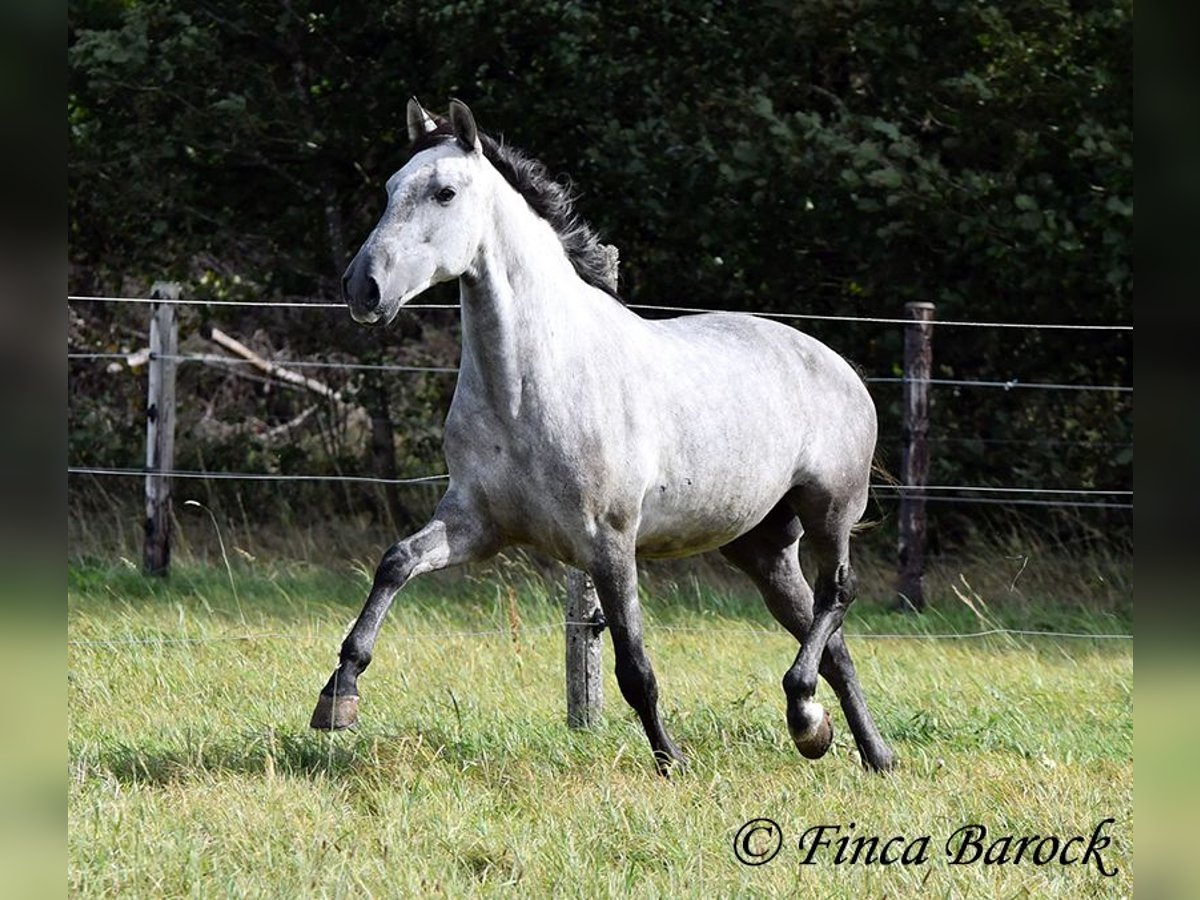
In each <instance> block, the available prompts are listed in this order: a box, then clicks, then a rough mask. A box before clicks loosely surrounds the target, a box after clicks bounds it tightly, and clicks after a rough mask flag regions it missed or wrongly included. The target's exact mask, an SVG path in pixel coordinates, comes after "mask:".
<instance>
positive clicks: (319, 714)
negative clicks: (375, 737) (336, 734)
mask: <svg viewBox="0 0 1200 900" xmlns="http://www.w3.org/2000/svg"><path fill="white" fill-rule="evenodd" d="M357 722H358V698H357V697H327V696H326V695H325V694H322V695H321V696H320V697H318V698H317V708H316V709H314V710H313V714H312V721H311V722H309V723H308V725H309V727H310V728H315V729H317V730H318V731H340V730H341V729H343V728H349V727H350V726H351V725H354V724H356V723H357Z"/></svg>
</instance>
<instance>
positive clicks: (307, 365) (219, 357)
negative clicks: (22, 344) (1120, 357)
mask: <svg viewBox="0 0 1200 900" xmlns="http://www.w3.org/2000/svg"><path fill="white" fill-rule="evenodd" d="M67 359H69V360H110V361H111V360H121V361H123V362H126V363H127V364H129V365H130V366H131V367H132V366H138V365H145V363H146V362H149V361H150V360H152V359H165V360H171V361H172V362H198V363H205V364H208V365H227V366H253V365H255V364H256V363H255V361H254V360H250V359H242V358H240V357H237V356H225V355H223V354H219V353H150V354H139V353H137V352H133V353H111V352H110V353H98V352H97V353H92V352H86V351H69V352H68V353H67ZM269 362H270V363H271V365H273V366H279V367H281V368H285V369H342V370H345V371H374V372H433V373H439V374H447V375H453V374H456V373H457V372H458V367H457V366H408V365H396V364H391V363H352V362H334V361H328V360H307V359H271V360H269ZM863 381H865V382H867V383H868V384H905V383H906V382H915V381H918V379H913V378H905V377H902V376H871V377H866V378H863ZM919 381H920V382H921V383H923V384H928V385H940V386H943V387H971V388H999V389H1001V390H1005V391H1012V390H1042V391H1106V392H1115V393H1120V394H1132V393H1133V388H1132V387H1129V386H1126V385H1117V384H1055V383H1045V382H1025V381H1021V379H1020V378H1015V377H1014V378H1009V379H1006V380H1004V381H987V380H972V379H965V378H924V379H919Z"/></svg>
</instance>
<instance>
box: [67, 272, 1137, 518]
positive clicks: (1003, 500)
mask: <svg viewBox="0 0 1200 900" xmlns="http://www.w3.org/2000/svg"><path fill="white" fill-rule="evenodd" d="M67 300H68V301H76V302H95V303H125V304H154V303H157V304H169V305H174V306H206V307H236V308H259V309H337V310H344V309H345V305H344V304H342V303H329V302H299V301H249V300H220V299H210V300H196V299H189V300H183V299H178V300H176V299H166V300H159V299H153V298H145V297H110V296H92V295H68V296H67ZM459 308H460V306H459V304H457V303H454V304H412V305H409V306H406V307H405V309H407V310H414V311H421V310H457V309H459ZM630 308H632V309H643V310H653V311H663V312H674V313H707V312H724V313H729V314H739V315H756V316H762V317H764V318H775V319H783V320H820V321H833V322H851V323H868V324H883V325H911V324H912V322H911V320H909V319H901V318H890V317H878V316H832V315H818V314H808V313H773V312H755V313H748V312H744V311H736V310H707V309H700V308H693V307H667V306H655V305H647V304H630ZM932 324H934V325H937V326H952V327H973V328H1009V329H1035V330H1063V331H1101V332H1127V333H1132V331H1133V326H1132V325H1123V324H1111V325H1105V324H1075V323H1034V322H976V321H959V320H949V321H943V320H936V321H934V322H933V323H932ZM151 358H152V356H151V354H149V353H147V352H146V351H138V352H136V353H121V352H90V351H82V350H74V351H68V353H67V359H68V360H72V361H88V360H98V361H105V360H107V361H110V362H111V361H117V360H120V361H123V362H125V363H126V364H130V365H135V364H139V363H142V364H144V362H146V361H149V359H151ZM158 358H160V359H167V360H172V361H176V362H186V363H193V362H195V363H205V364H220V365H232V366H245V365H251V366H252V365H255V361H254V360H250V359H243V358H240V357H233V356H226V355H223V354H162V355H160V356H159V357H158ZM268 362H269V363H270V365H272V366H276V367H279V368H282V369H305V368H307V369H330V370H334V369H336V370H345V371H381V372H402V373H424V374H454V373H457V372H458V368H457V367H452V366H419V365H399V364H385V363H354V362H340V361H329V360H268ZM864 380H865V381H867V382H871V383H877V384H901V385H902V384H905V383H906V382H911V381H912V380H913V379H909V378H907V377H904V376H877V377H867V378H865V379H864ZM922 381H923V383H925V384H928V385H932V386H941V387H954V388H980V389H995V390H1003V391H1006V392H1007V391H1014V390H1042V391H1069V392H1104V393H1115V394H1127V395H1131V394H1132V392H1133V387H1132V386H1131V385H1101V384H1069V383H1045V382H1026V381H1022V380H1021V379H1020V378H1018V377H1011V378H1007V379H1003V380H995V379H990V380H988V379H978V380H973V379H949V378H928V379H923V380H922ZM931 440H934V441H937V440H943V441H963V442H967V441H979V442H980V443H983V444H985V445H987V444H997V445H998V444H1004V443H1015V444H1016V443H1027V444H1030V445H1037V444H1042V445H1045V446H1066V445H1070V446H1093V447H1098V446H1114V447H1132V444H1117V443H1115V442H1098V441H1097V442H1093V441H1070V442H1067V441H1053V440H1043V441H1027V442H1022V441H1005V440H996V439H988V438H941V439H939V438H932V439H931ZM67 474H68V475H91V476H101V477H145V476H147V475H154V474H159V475H168V476H170V477H172V478H180V479H201V480H211V481H220V480H240V481H264V482H272V481H273V482H346V483H363V484H380V485H416V484H430V483H437V482H442V481H446V480H448V478H449V476H448V475H438V474H431V475H421V476H416V477H408V478H384V477H378V476H368V475H342V474H328V475H305V474H284V473H267V472H197V471H182V470H178V471H177V470H171V471H166V472H162V471H158V470H153V469H146V468H132V467H131V468H120V467H103V466H86V465H73V466H68V468H67ZM872 488H873V490H874V491H875V492H876V495H877V496H879V495H882V496H884V497H887V498H892V497H895V498H904V497H918V498H922V499H924V500H925V501H926V502H932V503H970V504H984V505H1007V506H1043V507H1061V508H1095V509H1123V510H1129V509H1132V508H1133V503H1132V502H1131V501H1132V497H1133V492H1132V491H1130V490H1094V489H1072V488H1041V487H1009V486H1005V487H994V486H985V485H926V486H924V487H922V488H920V489H916V488H906V487H904V486H899V485H889V484H879V485H873V486H872ZM950 492H953V494H954V495H949V494H950ZM995 495H1000V496H995ZM1078 498H1109V499H1078ZM1111 498H1128V499H1127V500H1126V499H1111Z"/></svg>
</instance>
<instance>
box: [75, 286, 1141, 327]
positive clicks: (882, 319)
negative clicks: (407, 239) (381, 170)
mask: <svg viewBox="0 0 1200 900" xmlns="http://www.w3.org/2000/svg"><path fill="white" fill-rule="evenodd" d="M67 300H68V301H80V302H95V303H164V304H170V305H171V306H232V307H257V308H260V309H342V310H344V309H345V308H346V305H345V304H344V303H327V302H315V303H305V302H297V301H288V300H270V301H268V300H155V299H152V298H149V297H103V296H92V295H82V294H68V295H67ZM626 305H627V306H628V307H629V308H630V309H645V310H650V311H654V312H674V313H688V314H691V313H717V312H719V313H725V314H728V315H739V316H760V317H762V318H764V319H784V320H787V319H795V320H805V321H821V322H862V323H867V324H872V325H912V324H913V320H912V319H897V318H890V317H886V316H833V315H820V314H817V313H783V312H769V311H763V312H748V311H746V310H735V309H702V308H700V307H693V306H658V305H655V304H649V303H629V304H626ZM459 308H460V305H459V304H457V303H414V304H409V305H407V306H405V307H404V309H406V310H426V309H459ZM929 324H931V325H942V326H951V327H955V328H1029V329H1035V330H1046V331H1050V330H1056V331H1126V332H1132V331H1133V326H1132V325H1086V324H1084V325H1076V324H1073V323H1067V322H1063V323H1052V322H974V321H968V320H961V319H940V320H938V319H935V320H933V321H931V322H930V323H929Z"/></svg>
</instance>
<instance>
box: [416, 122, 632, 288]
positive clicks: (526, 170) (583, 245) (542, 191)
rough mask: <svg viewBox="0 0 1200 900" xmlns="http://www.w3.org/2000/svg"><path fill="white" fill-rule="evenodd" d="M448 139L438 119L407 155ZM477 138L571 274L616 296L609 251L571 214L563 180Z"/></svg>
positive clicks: (515, 153) (450, 134)
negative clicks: (552, 237)
mask: <svg viewBox="0 0 1200 900" xmlns="http://www.w3.org/2000/svg"><path fill="white" fill-rule="evenodd" d="M453 138H454V130H453V128H451V126H450V123H449V122H447V121H445V120H442V121H440V122H439V123H438V127H437V128H436V129H435V130H433V131H431V132H429V133H428V134H425V135H422V136H421V137H419V138H418V139H417V140H416V142H415V143H414V144H413V145H412V147H411V149H410V151H409V156H410V158H411V157H412V156H415V155H416V154H418V153H420V152H421V151H422V150H427V149H429V148H430V147H432V146H434V145H435V144H439V143H442V142H443V141H445V140H447V139H453ZM479 140H480V143H482V144H483V155H484V157H485V158H486V159H487V161H488V162H490V163H491V164H492V165H493V166H494V167H495V168H496V171H498V172H499V173H500V174H501V175H503V176H504V180H505V181H507V182H508V183H509V184H511V185H512V186H513V189H514V190H516V192H517V193H518V194H520V195H521V196H522V197H524V198H525V202H526V203H528V204H529V208H530V209H532V210H533V211H534V212H535V213H537V214H538V215H539V216H540V217H541V218H543V219H545V220H546V221H547V222H548V223H550V227H551V228H553V229H554V233H555V234H557V235H558V239H559V241H561V242H562V245H563V249H564V250H566V251H567V258H568V259H569V260H570V261H571V265H572V266H574V267H575V273H576V274H577V275H578V276H579V277H580V278H582V279H583V280H584V281H585V282H587V283H588V284H590V285H591V286H592V287H595V288H599V289H600V290H602V291H604V292H605V293H606V294H608V295H609V296H611V297H613V298H615V299H617V300H620V299H621V298H620V297H619V296H618V295H617V293H616V291H615V290H614V289H613V288H612V286H611V284H610V282H609V271H610V269H611V268H612V266H613V262H612V260H611V259H610V256H609V253H610V251H609V250H607V249H606V248H605V246H604V245H603V244H602V243H601V242H600V237H599V235H597V234H596V232H595V231H593V230H592V227H591V226H590V225H588V223H587V222H585V221H584V220H583V219H582V218H581V217H580V216H579V214H578V213H577V212H575V198H574V197H573V196H572V194H571V189H570V185H569V183H568V184H563V183H562V182H560V181H556V180H554V179H553V178H551V177H550V175H549V173H548V172H547V171H546V166H545V165H544V164H543V163H542V162H540V161H539V160H536V159H534V158H533V157H531V156H527V155H525V154H524V153H523V152H521V151H520V150H518V149H517V148H516V147H511V146H509V145H507V144H504V143H501V142H499V141H496V140H495V139H493V138H492V137H490V136H488V135H486V134H484V133H483V132H480V133H479ZM622 302H623V301H622Z"/></svg>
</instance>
